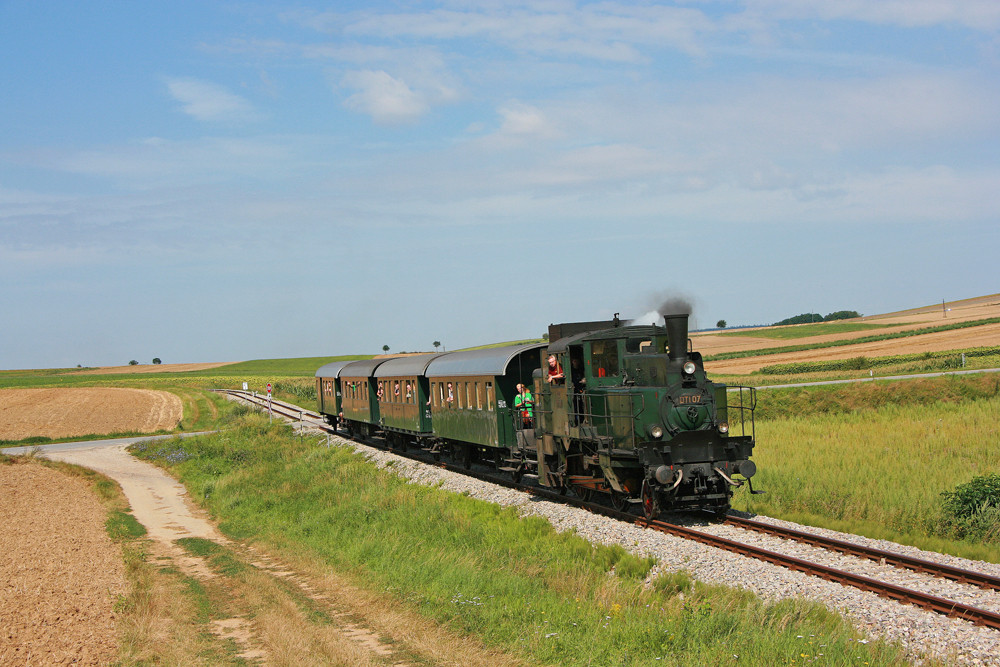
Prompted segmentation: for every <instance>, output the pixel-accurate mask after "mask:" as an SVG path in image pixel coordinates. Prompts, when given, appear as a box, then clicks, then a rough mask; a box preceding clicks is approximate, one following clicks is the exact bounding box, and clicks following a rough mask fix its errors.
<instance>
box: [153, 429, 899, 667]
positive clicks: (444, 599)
mask: <svg viewBox="0 0 1000 667" xmlns="http://www.w3.org/2000/svg"><path fill="white" fill-rule="evenodd" d="M137 449H138V451H137V452H136V453H137V454H138V455H140V456H142V457H145V458H150V459H153V460H156V461H159V462H161V463H164V464H166V465H168V466H169V467H170V468H171V469H172V470H173V472H174V473H175V474H178V475H179V476H180V478H181V479H182V481H183V482H184V483H185V485H186V486H187V488H188V489H189V491H190V492H191V494H192V496H193V497H195V498H198V499H201V500H202V501H203V502H204V503H205V505H206V506H207V507H208V509H209V510H210V511H211V513H212V514H213V515H214V516H215V517H217V518H218V520H219V521H220V528H221V529H222V530H223V532H225V533H226V534H227V535H229V536H230V537H232V538H236V539H248V540H253V541H260V542H263V543H264V544H265V545H267V546H268V548H273V549H275V550H277V551H279V552H281V551H289V552H294V553H297V554H309V555H311V556H312V557H313V558H314V559H316V560H317V561H319V562H321V563H323V564H325V565H326V566H327V567H330V568H333V569H335V570H337V571H339V572H344V573H348V575H349V576H350V577H351V578H353V579H354V581H356V582H357V584H358V585H362V586H366V587H370V588H371V589H372V590H376V591H390V592H391V593H392V594H394V595H395V596H397V597H398V599H399V602H400V604H405V605H407V606H408V607H409V608H411V609H415V610H417V611H419V612H420V613H421V614H423V615H425V616H428V617H431V618H434V619H436V620H437V621H439V622H441V623H444V624H446V625H447V626H449V627H451V628H453V629H455V630H458V631H460V632H464V633H469V634H472V635H475V636H476V637H477V638H479V639H481V640H482V641H483V642H485V643H486V644H487V645H490V646H494V647H498V648H501V649H503V650H505V651H509V652H513V653H515V654H520V655H523V656H524V657H525V658H526V659H528V660H529V661H531V662H541V663H546V664H559V665H588V664H601V665H625V664H628V665H633V664H635V665H662V664H673V665H689V664H731V662H732V661H733V660H734V658H733V655H734V654H736V655H740V656H741V657H740V662H741V663H743V664H748V663H749V664H760V665H763V664H777V663H784V664H789V663H790V662H791V660H793V659H794V660H803V659H804V658H802V657H801V656H802V655H803V654H805V655H807V656H810V657H814V656H815V655H816V653H817V652H823V653H825V656H826V657H824V659H825V660H827V661H829V662H832V663H834V664H841V663H846V662H849V661H851V662H852V661H854V658H855V656H861V657H862V658H863V660H864V661H868V662H869V664H902V662H903V661H902V659H901V658H900V654H899V653H898V652H897V650H896V649H895V648H893V647H890V646H887V645H884V644H879V643H874V642H873V643H870V644H867V645H863V644H858V643H857V642H855V641H854V640H855V639H856V637H855V636H854V635H853V632H852V630H851V629H850V628H849V626H848V625H847V624H845V623H844V622H843V621H841V620H840V619H839V618H838V617H837V616H835V615H833V614H831V613H829V612H827V611H826V610H825V609H823V608H821V607H819V606H818V605H814V604H809V603H804V602H801V601H799V602H794V601H793V602H784V603H781V604H764V603H762V602H761V601H759V600H758V599H756V598H755V597H754V596H752V595H750V594H748V593H745V592H740V591H738V590H731V589H727V588H722V587H712V586H704V585H701V584H694V583H691V582H690V581H688V580H687V579H686V578H685V576H684V575H682V574H668V575H661V576H660V577H657V578H655V579H654V582H653V585H651V586H647V585H645V578H646V577H647V576H648V574H649V572H650V567H651V566H652V565H653V563H652V561H650V560H648V559H643V558H639V557H636V556H634V555H632V554H630V553H627V552H626V551H625V550H624V549H622V548H621V547H617V546H614V547H607V546H594V545H591V544H590V543H588V542H586V541H585V540H583V539H581V538H579V537H577V536H575V535H573V534H571V533H562V534H560V533H557V532H555V530H554V529H553V528H552V527H551V525H550V524H548V523H547V522H546V521H544V520H542V519H540V518H537V517H536V518H524V519H522V518H520V517H519V516H518V515H517V513H516V512H515V511H514V510H513V509H502V508H500V507H498V506H496V505H492V504H488V503H484V502H480V501H477V500H474V499H471V498H468V497H464V496H456V495H454V494H449V493H446V492H444V491H441V490H438V489H434V488H429V487H424V486H417V485H411V484H407V483H404V482H403V481H402V480H400V479H399V478H397V477H396V476H395V475H392V474H391V473H390V472H389V471H386V470H379V469H377V468H375V467H374V466H373V465H372V464H371V463H369V462H368V461H366V460H365V459H364V458H363V457H361V456H360V455H358V454H356V453H354V452H353V451H352V450H350V449H347V448H340V447H334V448H326V447H323V446H319V445H318V443H316V442H310V441H309V440H308V439H306V440H303V439H300V438H297V437H294V436H293V435H292V434H291V432H290V431H289V430H288V429H287V428H286V427H283V426H279V425H277V424H272V425H269V424H268V423H267V420H266V417H261V416H258V415H245V416H243V417H240V418H238V419H236V420H235V422H234V427H233V428H232V429H230V430H227V431H225V432H223V433H220V434H218V435H216V436H211V437H199V438H191V439H186V440H184V441H182V442H172V443H151V444H149V445H147V446H145V447H140V448H137ZM178 450H181V451H183V453H184V454H183V455H178ZM813 635H814V637H812V636H813ZM806 638H809V639H806ZM810 642H813V643H811V644H810ZM821 643H822V644H825V645H826V646H825V647H823V648H822V649H819V648H818V646H819V644H821Z"/></svg>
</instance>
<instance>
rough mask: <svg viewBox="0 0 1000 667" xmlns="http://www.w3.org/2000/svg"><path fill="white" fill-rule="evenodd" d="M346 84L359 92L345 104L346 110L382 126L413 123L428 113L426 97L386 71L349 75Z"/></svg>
mask: <svg viewBox="0 0 1000 667" xmlns="http://www.w3.org/2000/svg"><path fill="white" fill-rule="evenodd" d="M342 84H343V85H344V86H347V87H349V88H357V89H359V91H358V92H357V93H355V94H353V95H351V96H350V97H348V98H347V99H346V100H345V101H344V106H346V107H347V108H348V109H351V110H353V111H357V112H359V113H364V114H368V115H369V116H371V117H372V120H374V121H375V122H376V123H378V124H380V125H399V124H404V123H412V122H414V121H416V120H417V119H419V118H420V117H421V116H423V115H424V114H425V113H427V110H428V104H427V101H426V99H425V97H424V95H423V94H421V93H419V92H416V91H414V90H412V89H411V88H410V87H409V86H408V85H407V84H406V82H404V81H402V80H400V79H396V78H394V77H393V76H391V75H389V74H388V73H387V72H385V71H383V70H379V71H372V70H364V71H361V72H349V73H347V74H346V75H345V76H344V78H343V80H342Z"/></svg>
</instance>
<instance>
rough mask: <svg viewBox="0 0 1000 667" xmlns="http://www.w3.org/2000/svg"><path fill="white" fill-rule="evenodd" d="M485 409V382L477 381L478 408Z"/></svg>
mask: <svg viewBox="0 0 1000 667" xmlns="http://www.w3.org/2000/svg"><path fill="white" fill-rule="evenodd" d="M482 409H483V384H482V383H481V382H477V383H476V410H482Z"/></svg>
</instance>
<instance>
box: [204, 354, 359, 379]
mask: <svg viewBox="0 0 1000 667" xmlns="http://www.w3.org/2000/svg"><path fill="white" fill-rule="evenodd" d="M373 356H374V355H371V354H348V355H342V356H339V357H299V358H292V359H255V360H253V361H241V362H239V363H235V364H227V365H226V366H224V367H222V368H219V369H215V370H205V371H195V372H193V373H190V374H191V375H203V376H204V375H241V374H247V375H268V374H273V375H282V376H285V377H293V376H296V375H299V376H309V377H312V376H313V375H315V374H316V371H317V370H318V369H319V367H320V366H323V365H325V364H329V363H331V362H334V361H358V360H361V359H371V358H372V357H373Z"/></svg>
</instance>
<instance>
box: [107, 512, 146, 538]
mask: <svg viewBox="0 0 1000 667" xmlns="http://www.w3.org/2000/svg"><path fill="white" fill-rule="evenodd" d="M104 528H105V529H106V530H107V531H108V535H109V536H111V539H113V540H116V541H120V540H131V539H136V538H139V537H142V536H144V535H145V534H146V527H145V526H143V525H142V524H141V523H139V522H138V521H136V519H135V517H134V516H132V515H131V514H130V513H129V512H123V511H118V510H116V511H114V512H111V514H110V515H109V516H108V519H107V521H105V522H104Z"/></svg>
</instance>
